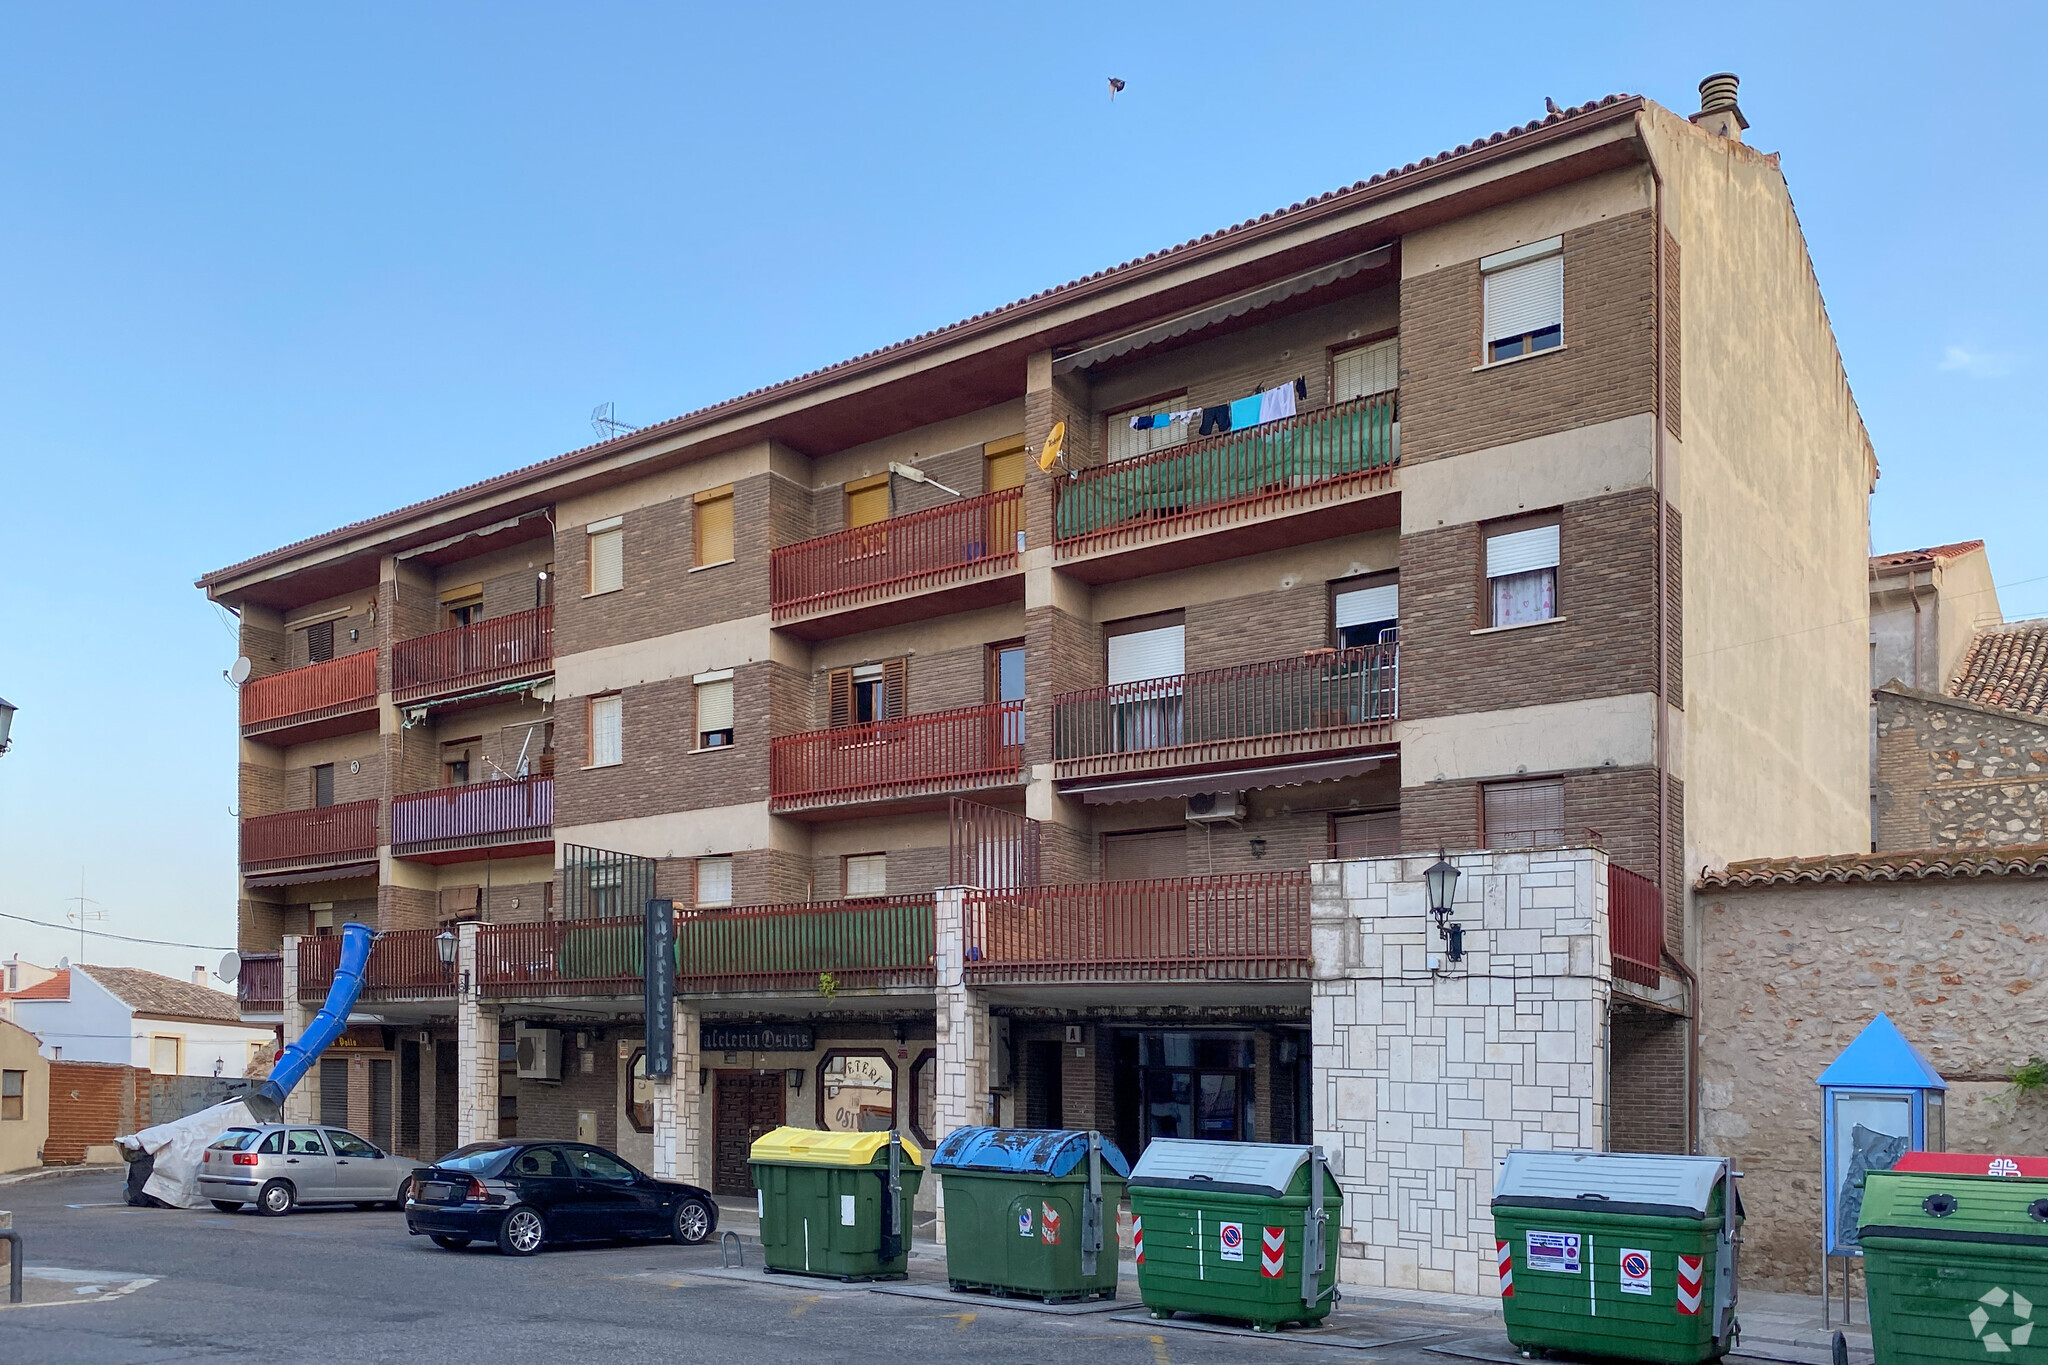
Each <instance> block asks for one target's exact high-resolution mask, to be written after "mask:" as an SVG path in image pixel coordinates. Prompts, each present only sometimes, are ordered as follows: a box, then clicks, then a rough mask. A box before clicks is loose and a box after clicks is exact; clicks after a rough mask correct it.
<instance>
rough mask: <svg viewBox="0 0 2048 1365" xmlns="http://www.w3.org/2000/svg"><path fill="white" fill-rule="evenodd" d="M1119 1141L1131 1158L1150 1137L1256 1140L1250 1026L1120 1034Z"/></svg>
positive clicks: (1118, 1082) (1117, 1069)
mask: <svg viewBox="0 0 2048 1365" xmlns="http://www.w3.org/2000/svg"><path fill="white" fill-rule="evenodd" d="M1113 1055H1114V1056H1115V1059H1116V1094H1117V1108H1116V1128H1117V1132H1116V1143H1117V1146H1118V1147H1120V1148H1122V1149H1123V1152H1124V1155H1125V1156H1127V1157H1129V1158H1131V1159H1132V1160H1133V1161H1135V1160H1136V1159H1137V1157H1138V1154H1139V1153H1140V1152H1142V1151H1143V1150H1144V1149H1145V1146H1146V1144H1147V1143H1149V1142H1151V1141H1152V1139H1153V1138H1162V1137H1170V1138H1203V1139H1207V1140H1209V1141H1215V1142H1253V1141H1257V1140H1258V1139H1257V1136H1256V1134H1255V1132H1254V1128H1255V1126H1256V1124H1255V1118H1256V1113H1257V1109H1256V1105H1255V1104H1254V1100H1255V1098H1256V1091H1255V1089H1254V1076H1255V1070H1256V1065H1255V1053H1254V1048H1253V1035H1252V1034H1251V1033H1250V1032H1249V1031H1245V1032H1238V1031H1235V1030H1233V1031H1230V1032H1221V1031H1218V1032H1196V1031H1193V1030H1188V1031H1180V1030H1174V1031H1165V1030H1162V1031H1158V1032H1137V1031H1132V1032H1129V1033H1121V1034H1119V1035H1117V1038H1116V1044H1115V1052H1114V1054H1113Z"/></svg>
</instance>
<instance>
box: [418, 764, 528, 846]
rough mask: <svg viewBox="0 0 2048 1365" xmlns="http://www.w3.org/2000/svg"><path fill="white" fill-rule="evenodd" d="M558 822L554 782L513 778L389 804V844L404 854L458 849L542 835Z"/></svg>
mask: <svg viewBox="0 0 2048 1365" xmlns="http://www.w3.org/2000/svg"><path fill="white" fill-rule="evenodd" d="M554 823H555V780H554V778H552V777H514V778H508V779H506V780H505V781H502V782H472V783H470V784H469V785H468V786H464V787H440V788H437V789H436V790H434V791H424V792H413V793H411V794H409V795H406V796H400V797H396V798H394V799H393V800H392V802H391V844H392V847H393V848H394V849H395V850H397V851H399V852H401V853H405V852H419V851H422V850H423V849H428V848H454V847H460V846H462V845H465V844H472V843H476V842H479V841H484V840H495V841H498V842H504V841H505V837H506V836H511V835H522V834H524V835H530V836H533V837H536V838H537V837H540V836H542V835H545V834H547V833H548V832H549V831H550V830H551V829H553V827H554Z"/></svg>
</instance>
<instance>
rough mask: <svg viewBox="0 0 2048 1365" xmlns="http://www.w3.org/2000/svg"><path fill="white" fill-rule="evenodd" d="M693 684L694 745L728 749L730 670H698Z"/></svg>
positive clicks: (730, 717)
mask: <svg viewBox="0 0 2048 1365" xmlns="http://www.w3.org/2000/svg"><path fill="white" fill-rule="evenodd" d="M691 681H693V682H694V683H696V685H697V747H698V748H700V749H729V748H731V747H732V741H733V723H732V670H731V669H729V668H726V669H720V670H719V671H717V672H715V673H699V674H698V675H697V676H696V677H695V678H693V679H692V680H691Z"/></svg>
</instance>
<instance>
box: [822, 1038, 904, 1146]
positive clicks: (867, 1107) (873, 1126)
mask: <svg viewBox="0 0 2048 1365" xmlns="http://www.w3.org/2000/svg"><path fill="white" fill-rule="evenodd" d="M818 1126H819V1127H820V1128H822V1129H824V1130H825V1131H826V1132H828V1133H886V1132H888V1131H889V1130H890V1129H891V1128H893V1127H895V1126H896V1064H895V1063H894V1062H892V1061H890V1060H889V1054H887V1053H886V1052H868V1051H852V1050H840V1049H834V1050H833V1051H831V1052H828V1053H826V1054H825V1058H824V1060H823V1061H821V1062H819V1063H818Z"/></svg>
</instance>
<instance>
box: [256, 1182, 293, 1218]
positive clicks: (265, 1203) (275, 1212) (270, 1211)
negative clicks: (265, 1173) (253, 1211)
mask: <svg viewBox="0 0 2048 1365" xmlns="http://www.w3.org/2000/svg"><path fill="white" fill-rule="evenodd" d="M298 1198H299V1196H298V1192H297V1191H296V1190H294V1189H292V1182H291V1181H289V1180H273V1181H271V1182H270V1183H269V1184H267V1185H265V1186H264V1187H263V1192H262V1193H261V1194H259V1195H257V1196H256V1207H257V1209H258V1210H260V1211H261V1212H263V1213H264V1214H267V1215H268V1216H270V1217H272V1218H277V1217H281V1216H283V1215H284V1214H287V1213H290V1212H291V1211H292V1205H294V1204H296V1203H297V1202H298Z"/></svg>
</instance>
